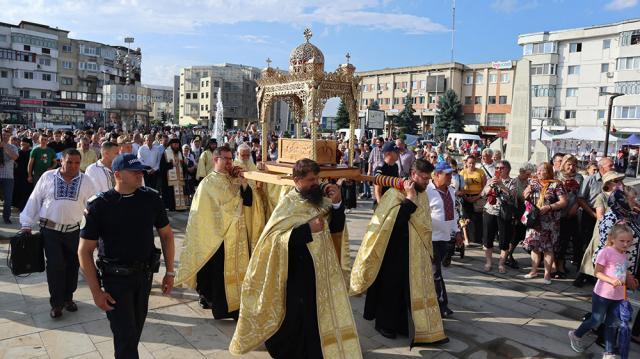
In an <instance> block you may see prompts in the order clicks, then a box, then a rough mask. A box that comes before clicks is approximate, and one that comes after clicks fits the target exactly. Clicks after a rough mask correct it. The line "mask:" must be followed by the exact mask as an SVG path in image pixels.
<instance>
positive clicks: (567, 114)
mask: <svg viewBox="0 0 640 359" xmlns="http://www.w3.org/2000/svg"><path fill="white" fill-rule="evenodd" d="M564 118H565V119H570V118H576V110H565V111H564Z"/></svg>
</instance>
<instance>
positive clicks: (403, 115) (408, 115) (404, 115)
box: [395, 95, 418, 135]
mask: <svg viewBox="0 0 640 359" xmlns="http://www.w3.org/2000/svg"><path fill="white" fill-rule="evenodd" d="M411 101H412V100H411V96H409V95H407V97H406V98H405V99H404V108H403V109H402V111H400V113H398V116H397V117H396V123H395V126H396V128H397V129H398V132H399V133H400V134H401V135H406V134H414V133H416V132H417V131H418V126H417V124H416V117H415V116H414V115H413V104H412V102H411Z"/></svg>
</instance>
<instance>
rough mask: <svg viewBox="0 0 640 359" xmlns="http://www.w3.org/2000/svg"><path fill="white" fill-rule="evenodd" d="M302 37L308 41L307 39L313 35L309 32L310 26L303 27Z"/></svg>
mask: <svg viewBox="0 0 640 359" xmlns="http://www.w3.org/2000/svg"><path fill="white" fill-rule="evenodd" d="M303 34H304V38H305V39H306V40H307V42H309V39H310V38H311V37H312V36H313V34H312V33H311V29H310V28H306V29H304V32H303Z"/></svg>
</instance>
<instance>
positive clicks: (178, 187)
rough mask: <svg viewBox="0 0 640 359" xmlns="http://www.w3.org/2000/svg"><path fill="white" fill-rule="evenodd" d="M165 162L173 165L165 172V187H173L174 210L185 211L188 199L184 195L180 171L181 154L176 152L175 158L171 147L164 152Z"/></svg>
mask: <svg viewBox="0 0 640 359" xmlns="http://www.w3.org/2000/svg"><path fill="white" fill-rule="evenodd" d="M164 154H165V157H166V158H167V162H170V163H172V164H173V168H171V169H170V170H168V171H167V178H166V180H167V186H169V187H173V200H174V202H175V208H176V210H179V211H180V210H184V209H187V207H188V205H187V202H188V199H187V196H186V195H185V194H184V185H185V182H184V171H183V169H182V161H183V156H182V152H180V151H178V153H177V158H176V153H174V152H173V149H171V147H169V148H167V149H166V150H165V151H164Z"/></svg>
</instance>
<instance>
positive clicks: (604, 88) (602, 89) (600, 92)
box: [598, 86, 607, 96]
mask: <svg viewBox="0 0 640 359" xmlns="http://www.w3.org/2000/svg"><path fill="white" fill-rule="evenodd" d="M604 92H607V86H600V89H599V91H598V96H604V95H603V93H604Z"/></svg>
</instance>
